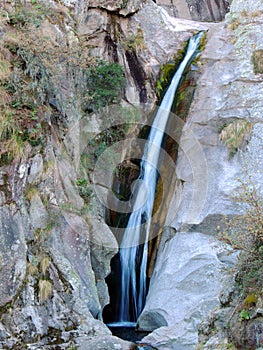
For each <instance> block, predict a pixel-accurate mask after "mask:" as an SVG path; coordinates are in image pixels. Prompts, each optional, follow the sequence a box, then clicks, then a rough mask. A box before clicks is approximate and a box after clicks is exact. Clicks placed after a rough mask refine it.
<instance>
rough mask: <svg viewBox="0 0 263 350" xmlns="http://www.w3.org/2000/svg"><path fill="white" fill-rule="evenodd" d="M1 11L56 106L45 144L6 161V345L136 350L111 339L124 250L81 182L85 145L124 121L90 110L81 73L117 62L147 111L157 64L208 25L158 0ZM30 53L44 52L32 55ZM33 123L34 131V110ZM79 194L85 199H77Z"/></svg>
mask: <svg viewBox="0 0 263 350" xmlns="http://www.w3.org/2000/svg"><path fill="white" fill-rule="evenodd" d="M63 3H64V6H63V5H62V4H63ZM3 6H6V8H4V11H6V12H4V13H5V14H9V13H12V15H14V16H15V19H14V21H13V20H10V18H9V16H7V15H6V16H4V17H3V20H2V16H1V21H0V29H1V36H3V38H4V40H7V41H9V40H10V42H9V44H10V45H11V46H12V47H13V48H14V50H17V48H18V47H20V45H21V43H25V45H28V46H26V47H23V49H24V50H25V51H23V52H24V53H25V56H23V64H24V65H25V67H24V66H23V67H24V68H25V73H24V72H22V71H21V72H20V73H21V74H27V75H26V79H25V81H26V83H27V82H30V84H31V83H32V85H31V86H34V87H36V86H37V89H36V90H34V91H37V92H38V93H39V95H40V96H41V97H40V98H41V104H45V106H48V108H47V110H46V108H45V107H44V106H43V105H41V106H40V109H41V113H43V114H41V115H42V116H43V115H44V117H43V120H42V122H43V125H45V132H44V134H43V135H42V137H43V140H42V141H41V143H40V144H39V145H35V144H29V142H25V147H24V150H23V154H22V155H21V157H19V156H16V155H15V157H14V159H13V161H10V162H8V163H7V164H5V163H4V162H3V163H4V164H3V166H2V163H1V169H0V171H1V172H0V206H1V207H0V219H1V221H0V277H1V286H0V307H1V322H0V347H1V348H2V347H3V348H7V349H15V348H23V347H24V346H25V344H27V345H26V346H28V348H30V349H36V348H45V349H49V348H50V349H51V348H54V347H56V348H62V349H65V348H67V347H69V348H70V347H71V346H77V347H78V348H80V349H88V348H90V349H92V348H98V349H99V348H102V349H115V348H116V349H125V348H127V349H128V348H130V347H131V344H130V343H128V342H123V341H121V340H119V339H117V338H114V337H112V336H111V334H110V331H109V330H108V328H107V327H106V326H105V325H104V324H103V323H102V322H101V318H102V310H103V307H104V306H105V305H106V304H108V302H109V295H108V290H107V286H106V283H105V277H106V276H107V275H108V274H109V272H110V260H111V258H112V257H113V256H114V255H115V254H116V252H117V242H116V239H115V237H114V235H113V233H112V232H111V231H110V229H109V228H108V227H107V226H106V225H105V223H104V222H103V215H104V211H103V208H102V206H101V204H100V203H98V202H96V198H94V197H92V196H91V195H90V192H89V190H90V188H86V187H85V186H84V187H82V188H81V185H80V184H81V183H82V182H83V181H84V183H85V184H90V178H89V175H90V174H87V172H86V170H87V169H83V167H82V163H81V161H82V158H81V156H82V155H83V152H84V153H85V150H86V148H87V144H88V142H89V141H90V140H91V139H92V140H93V141H94V136H97V135H100V133H101V132H102V131H103V130H104V129H105V128H106V127H107V126H111V123H112V122H117V120H116V119H117V117H116V116H115V114H112V115H111V116H110V118H109V116H108V114H107V115H106V116H104V117H103V116H100V115H97V114H92V115H89V114H87V113H86V112H84V111H83V108H82V106H83V103H82V102H83V101H82V99H81V98H82V96H83V94H82V92H83V71H85V69H86V68H87V67H88V66H89V64H90V62H92V60H93V59H94V57H99V58H100V59H103V60H106V61H110V62H118V63H120V64H121V65H122V66H123V67H124V71H125V76H126V81H127V85H126V89H125V92H124V96H123V101H122V103H123V104H124V106H126V105H129V104H130V103H134V104H138V103H139V102H143V103H145V104H146V103H147V104H148V105H149V106H150V107H151V106H152V105H153V103H154V101H155V100H156V96H155V89H154V84H155V81H156V75H157V73H158V71H159V67H160V65H162V64H163V63H166V62H167V61H169V60H170V59H172V58H173V56H174V54H176V52H177V50H178V49H180V48H181V47H182V46H183V45H184V43H185V41H186V40H187V39H188V38H189V37H190V36H191V35H192V34H193V33H195V32H197V31H199V30H201V29H207V28H208V27H209V25H205V24H199V23H196V22H192V21H186V22H184V21H183V20H179V19H174V18H172V17H170V16H169V15H168V14H167V13H166V12H165V11H164V10H163V9H162V8H160V7H158V6H157V5H156V4H155V3H153V2H152V1H150V0H148V1H146V2H142V1H128V2H124V1H123V2H121V1H118V2H116V1H114V2H113V1H75V0H65V1H59V2H58V1H50V3H49V4H47V2H43V3H41V4H39V5H38V6H36V7H35V6H34V4H33V3H32V2H31V1H25V2H24V4H23V6H25V9H24V8H23V7H22V14H23V13H24V12H23V11H24V10H25V11H31V12H30V16H27V15H26V18H24V17H22V20H21V17H19V16H16V11H18V13H20V12H19V11H20V10H21V7H20V6H16V7H12V6H13V5H12V3H10V2H8V3H6V2H5V4H4V5H3ZM39 6H40V7H39ZM42 6H43V8H42ZM49 6H50V8H49ZM1 9H2V4H1ZM50 9H51V11H52V14H51V15H50V16H49V15H47V16H46V14H50V12H49V11H50ZM38 11H40V12H38ZM1 13H2V12H1ZM26 13H27V12H26ZM20 14H21V13H20ZM149 14H150V16H149ZM12 15H10V16H11V17H12ZM23 18H24V19H25V20H24V19H23ZM31 18H32V22H30V21H31ZM29 19H30V20H29ZM16 20H17V21H18V22H16ZM27 21H29V22H27ZM35 21H36V22H35ZM27 25H28V26H31V25H32V26H33V27H32V28H33V29H34V30H31V31H30V33H31V34H30V35H28V36H27V39H26V40H24V39H25V38H24V39H21V38H20V35H22V36H23V34H22V31H21V32H20V28H21V27H23V26H25V27H26V26H27ZM25 27H23V28H24V29H25ZM32 28H31V29H32ZM9 33H12V35H11V38H10V37H9ZM14 33H15V35H14ZM16 36H17V37H18V42H17V41H16ZM20 39H21V40H20ZM32 47H33V48H34V50H35V52H38V53H39V52H41V53H43V56H41V57H40V56H38V55H36V56H34V55H33V56H30V55H29V56H27V54H26V53H28V52H31V49H32ZM1 50H2V47H1ZM3 50H4V54H6V50H5V49H4V48H3ZM1 52H2V51H1ZM58 53H59V54H58ZM12 54H13V53H11V51H10V52H9V53H8V55H9V56H8V55H7V56H8V57H9V58H10V57H11V56H12ZM10 55H11V56H10ZM1 57H2V56H1ZM43 57H44V59H43V60H42V58H43ZM68 57H70V58H72V62H73V63H74V64H71V63H72V62H71V60H68ZM39 67H41V72H40V71H37V72H38V73H37V72H36V71H35V69H39ZM24 68H23V70H24ZM82 69H83V70H82ZM47 77H48V79H46V78H47ZM0 78H1V79H2V75H1V77H0ZM24 83H25V82H24ZM42 83H43V85H41V84H42ZM20 90H21V89H19V91H20ZM2 92H3V91H2V90H1V99H2ZM32 94H33V95H34V92H32ZM27 97H28V96H27ZM8 101H9V100H8V99H7V102H8ZM1 102H2V101H1ZM5 102H6V101H5ZM7 102H6V103H7ZM42 107H43V110H42ZM150 107H148V109H149V108H150ZM1 108H2V107H1ZM12 108H13V107H12ZM28 108H29V107H28V106H27V107H26V111H27V112H28ZM18 110H19V108H18ZM14 113H15V112H14ZM18 113H20V112H18ZM29 113H31V110H30V111H29ZM83 115H84V116H85V118H82V116H83ZM37 117H39V115H37ZM114 118H116V119H114ZM29 119H30V123H31V122H32V123H34V120H35V119H36V110H34V111H33V112H32V115H31V114H30V118H29ZM40 127H41V125H40V124H39V125H38V126H37V127H36V129H35V131H34V132H37V131H36V130H38V129H37V128H40ZM30 128H31V129H34V128H33V127H32V125H30ZM1 132H2V131H1ZM18 135H20V134H19V133H18ZM1 141H2V139H1ZM4 144H5V142H4ZM1 147H2V146H1ZM86 153H87V152H86ZM1 155H2V148H1V152H0V157H1ZM1 161H2V158H1ZM89 162H91V161H90V159H89ZM89 166H90V164H88V167H89ZM81 181H82V182H81ZM85 181H86V182H85ZM77 184H78V185H77ZM83 190H85V191H86V196H87V197H89V195H90V198H89V200H87V199H83V197H84V198H85V196H83V193H82V196H81V195H80V194H81V191H83ZM85 200H86V202H85Z"/></svg>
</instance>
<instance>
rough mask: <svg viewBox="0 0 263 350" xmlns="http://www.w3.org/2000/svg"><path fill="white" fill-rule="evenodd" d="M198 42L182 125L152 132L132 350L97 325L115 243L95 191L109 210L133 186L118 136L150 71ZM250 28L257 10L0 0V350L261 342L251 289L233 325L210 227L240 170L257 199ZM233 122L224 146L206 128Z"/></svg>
mask: <svg viewBox="0 0 263 350" xmlns="http://www.w3.org/2000/svg"><path fill="white" fill-rule="evenodd" d="M215 22H216V23H215ZM199 31H205V32H206V39H205V40H204V42H203V44H202V52H201V54H200V55H199V56H198V57H197V59H195V60H194V62H193V63H192V65H191V67H190V68H189V71H191V73H189V71H188V73H187V74H188V75H186V79H188V81H187V82H186V83H185V84H182V86H181V88H180V89H179V94H178V101H179V102H178V101H177V103H178V104H179V103H180V101H181V100H182V99H183V98H184V96H187V98H189V99H190V100H191V101H189V103H185V104H183V106H188V107H189V111H188V115H187V116H185V115H184V113H183V111H181V113H182V115H183V116H184V118H185V123H184V124H183V127H181V129H182V134H181V135H180V137H178V136H176V137H175V136H174V135H175V134H177V130H176V128H175V127H174V130H171V132H168V134H169V135H170V137H171V138H173V137H174V138H175V139H176V142H175V143H177V144H178V143H179V147H177V146H176V147H177V148H178V156H177V160H176V163H175V162H174V161H171V162H170V163H169V164H170V165H169V166H167V167H165V164H164V165H163V166H162V168H164V169H163V170H162V171H163V174H164V175H163V178H162V179H161V180H162V181H163V184H164V188H165V191H164V194H165V195H164V198H161V197H162V195H161V194H160V192H161V190H162V188H161V185H160V184H159V185H158V186H159V187H157V194H158V195H157V196H156V203H155V207H158V205H159V204H158V203H159V202H158V201H159V200H160V201H161V202H162V205H161V206H160V208H155V209H154V211H155V212H156V215H154V220H153V226H154V227H153V228H152V231H153V232H154V234H152V235H154V236H155V240H154V243H152V248H151V250H150V252H151V253H150V254H149V255H150V256H149V257H148V261H149V263H148V265H149V266H148V277H149V279H150V283H149V291H148V295H147V298H146V304H145V307H144V309H143V311H142V313H141V315H140V317H139V319H138V322H137V325H136V329H137V330H138V331H147V332H149V334H148V335H147V336H146V337H145V338H143V340H142V341H141V346H140V347H138V346H137V345H138V344H137V345H136V344H134V343H132V339H131V341H124V340H122V339H120V338H117V337H115V336H113V335H112V334H111V331H110V330H109V328H108V327H107V326H106V325H105V323H104V322H103V316H102V315H103V310H104V308H105V307H106V309H107V307H108V308H109V305H110V302H111V300H113V299H114V296H113V297H111V295H110V294H109V290H108V286H107V283H106V282H105V279H107V276H109V275H110V273H111V262H113V261H114V260H112V259H113V258H114V257H116V254H117V253H118V248H119V242H120V237H119V235H118V232H119V231H118V230H116V229H114V228H111V227H109V226H108V225H107V224H106V222H107V223H108V224H109V223H111V222H113V221H114V223H116V222H117V221H118V215H117V214H116V213H115V212H114V210H112V208H110V209H111V210H112V211H111V212H110V211H109V210H107V208H106V207H107V205H108V204H109V202H110V200H109V198H110V194H109V191H108V190H109V188H111V186H113V187H114V194H115V195H116V194H117V196H119V197H118V198H117V197H114V200H115V201H116V202H117V199H119V200H122V201H123V199H125V200H126V199H127V197H126V198H125V195H127V193H128V194H130V193H131V190H130V188H127V187H125V186H126V184H125V180H124V181H123V183H124V184H123V183H119V182H118V178H119V179H124V178H127V179H128V181H131V180H133V179H134V177H136V174H137V173H138V159H137V158H138V157H136V156H134V157H132V158H133V159H131V160H130V159H129V154H130V152H131V153H132V154H137V155H138V154H139V151H140V147H141V146H136V147H133V144H132V143H131V142H125V143H121V141H123V140H124V141H125V140H127V138H136V137H138V135H139V133H140V130H141V129H142V127H143V125H144V124H145V123H149V120H151V118H152V114H153V110H154V107H155V105H156V103H157V100H158V98H157V94H156V91H157V89H156V86H159V85H158V84H159V83H160V80H161V78H160V77H161V74H160V70H161V67H164V65H165V64H167V63H172V62H174V61H176V60H178V57H179V56H180V55H181V54H182V52H183V51H184V50H185V47H186V43H187V41H188V40H189V38H190V37H191V36H193V35H194V34H196V33H197V32H199ZM262 32H263V4H262V1H260V0H254V1H250V0H233V1H225V0H202V1H194V0H185V1H174V0H171V1H168V0H167V1H166V0H156V1H153V0H118V1H106V0H105V1H98V0H90V1H89V0H54V1H51V0H50V1H46V0H45V1H44V0H17V1H13V0H6V1H1V4H0V348H1V349H19V350H20V349H32V350H33V349H45V350H46V349H47V350H48V349H71V350H73V349H82V350H87V349H90V350H93V349H102V350H112V349H122V350H125V349H127V350H128V349H136V348H140V349H143V348H145V349H147V348H148V349H150V348H154V349H160V350H170V349H171V350H194V349H199V350H200V349H213V350H216V349H218V350H224V349H253V350H255V349H260V347H261V348H262V347H263V338H262V298H263V296H262V292H261V294H260V295H257V299H256V300H257V305H256V307H255V310H254V309H253V310H254V311H253V312H252V311H251V310H247V309H246V307H244V310H245V311H249V312H250V314H249V315H250V316H249V317H250V319H249V320H248V319H246V318H244V320H243V319H242V317H241V318H240V317H239V315H240V312H241V311H242V307H241V309H239V308H237V307H236V305H237V303H238V301H237V300H238V298H239V294H238V292H237V291H236V286H235V285H234V283H233V274H234V272H233V271H234V270H233V266H234V265H235V262H236V261H237V256H238V252H237V251H236V250H235V249H234V248H233V247H231V246H230V245H229V244H228V243H224V242H222V241H219V240H218V238H217V233H218V231H220V227H222V226H224V223H225V217H233V216H236V215H239V214H241V213H243V211H244V208H245V206H244V205H243V206H242V205H241V204H237V203H236V202H235V201H234V200H233V195H235V194H236V193H237V191H238V189H239V188H240V184H239V182H238V178H242V179H243V178H244V176H245V175H244V168H245V169H246V173H247V174H249V176H250V179H251V181H252V182H253V183H254V184H255V186H256V187H257V188H258V190H259V193H260V194H261V195H262V193H263V190H262V183H263V171H262V170H263V166H262V159H263V154H262V153H263V141H262V134H263V124H262V122H263V119H262V116H263V113H262V112H263V98H262V91H263V89H262V87H263V75H262V73H263V71H262V52H263V46H262ZM205 41H206V43H205ZM193 72H194V73H193ZM166 83H167V82H166ZM185 86H186V87H187V86H188V87H189V86H190V87H191V89H192V90H191V93H187V91H186V90H184V87H185ZM159 87H160V86H159ZM190 95H191V96H190ZM189 96H190V97H189ZM188 107H187V108H188ZM178 114H179V113H178ZM180 115H181V114H180ZM237 122H241V123H243V124H242V125H245V126H246V132H245V133H244V137H243V138H242V140H241V141H240V142H238V143H234V145H233V143H232V144H231V143H227V142H226V140H225V139H224V137H223V136H222V131H223V130H225V134H226V131H227V130H229V128H230V127H229V125H230V124H232V125H233V123H234V125H236V124H235V123H237ZM129 123H131V124H129ZM136 123H137V124H136ZM171 125H173V124H172V123H171ZM238 125H239V124H238ZM230 126H231V125H230ZM171 128H172V127H171ZM181 129H180V130H181ZM226 129H227V130H226ZM118 142H119V143H118ZM115 143H116V145H115ZM114 145H115V146H116V148H114V147H115V146H114ZM168 145H170V148H173V147H175V146H174V143H173V142H172V141H171V140H168ZM118 147H119V148H118ZM177 148H176V152H175V153H177ZM105 151H108V153H107V157H106V158H107V161H109V163H108V164H113V163H114V164H115V165H114V166H113V169H111V170H112V171H111V170H110V171H109V168H106V170H105V169H103V165H105V164H106V161H105V164H101V163H100V167H101V168H99V169H98V168H96V164H98V160H99V159H100V156H101V154H103V152H105ZM133 152H134V153H133ZM165 152H168V151H165ZM173 152H174V151H173V150H172V151H171V157H173V154H174V153H173ZM169 154H170V153H169ZM108 164H107V166H108ZM127 169H130V171H131V172H132V174H131V172H130V173H129V174H126V171H127ZM103 172H104V174H105V172H106V176H104V178H103V177H101V173H103ZM111 172H112V174H111ZM94 174H95V175H94ZM111 179H113V181H114V184H112V183H110V181H109V180H111ZM161 180H160V183H161ZM103 181H104V182H103ZM161 184H162V183H161ZM167 184H168V185H167ZM165 186H166V187H165ZM119 187H123V188H124V190H125V191H126V192H127V193H125V195H124V198H123V197H121V194H118V189H119ZM158 191H159V192H158ZM157 197H158V198H157ZM160 198H161V199H160ZM107 200H109V202H107ZM113 202H114V201H113ZM118 202H119V201H118ZM121 203H122V202H121ZM123 203H125V202H124V201H123ZM123 205H124V204H123ZM110 215H111V217H110V218H109V217H108V216H110ZM124 221H125V220H124ZM117 288H118V286H115V287H113V288H112V290H113V293H115V292H114V290H116V289H117ZM116 295H117V294H116ZM232 297H233V298H232ZM231 298H232V299H231ZM235 298H236V299H235ZM226 300H227V301H226ZM235 300H236V303H235ZM117 308H118V307H116V309H117ZM211 312H212V314H211ZM243 315H246V314H244V313H243ZM241 316H242V314H241ZM229 317H230V318H229ZM244 317H245V316H244ZM229 320H230V321H229ZM228 321H229V322H228ZM213 327H214V328H213ZM198 329H199V334H198Z"/></svg>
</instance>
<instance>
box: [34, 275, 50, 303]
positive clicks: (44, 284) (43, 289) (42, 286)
mask: <svg viewBox="0 0 263 350" xmlns="http://www.w3.org/2000/svg"><path fill="white" fill-rule="evenodd" d="M38 287H39V299H40V301H41V302H44V301H45V300H47V299H48V298H50V297H51V295H52V293H53V288H52V284H51V283H50V282H49V281H47V280H40V281H39V284H38Z"/></svg>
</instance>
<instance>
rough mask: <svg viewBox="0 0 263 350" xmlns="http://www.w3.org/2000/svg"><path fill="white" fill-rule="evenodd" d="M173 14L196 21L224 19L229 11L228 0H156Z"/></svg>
mask: <svg viewBox="0 0 263 350" xmlns="http://www.w3.org/2000/svg"><path fill="white" fill-rule="evenodd" d="M155 2H156V3H157V4H158V5H160V6H162V7H163V8H165V9H166V10H167V12H169V13H170V14H171V15H173V16H175V17H179V18H185V19H193V20H195V21H214V22H218V21H222V20H223V19H224V17H225V14H226V13H227V12H228V11H229V5H230V4H229V1H227V0H201V1H197V0H179V1H178V0H156V1H155Z"/></svg>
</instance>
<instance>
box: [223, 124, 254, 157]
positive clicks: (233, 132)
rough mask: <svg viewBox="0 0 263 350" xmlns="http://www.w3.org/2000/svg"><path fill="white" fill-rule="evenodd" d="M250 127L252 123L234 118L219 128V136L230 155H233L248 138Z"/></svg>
mask: <svg viewBox="0 0 263 350" xmlns="http://www.w3.org/2000/svg"><path fill="white" fill-rule="evenodd" d="M252 127H253V125H252V124H251V123H250V122H248V121H246V120H235V121H233V122H231V123H230V124H227V125H223V126H222V127H221V128H220V129H219V132H220V136H219V138H220V140H221V141H223V142H224V143H225V144H226V146H227V148H228V149H229V155H230V157H233V156H234V155H235V153H236V152H237V151H238V149H239V148H241V147H242V146H243V145H244V143H245V142H246V141H247V140H248V139H249V136H250V134H251V131H252Z"/></svg>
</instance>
